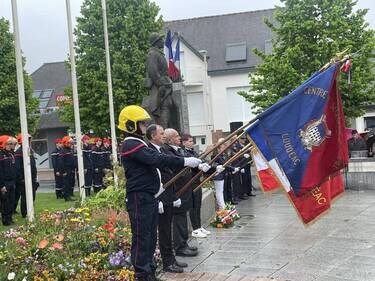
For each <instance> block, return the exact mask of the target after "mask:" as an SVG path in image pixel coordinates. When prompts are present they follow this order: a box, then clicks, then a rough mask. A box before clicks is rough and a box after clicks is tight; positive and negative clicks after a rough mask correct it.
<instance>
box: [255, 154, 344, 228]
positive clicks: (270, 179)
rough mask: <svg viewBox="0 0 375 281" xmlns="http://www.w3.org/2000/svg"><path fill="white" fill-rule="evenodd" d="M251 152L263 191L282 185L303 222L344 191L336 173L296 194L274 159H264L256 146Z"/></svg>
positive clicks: (321, 212) (309, 221)
mask: <svg viewBox="0 0 375 281" xmlns="http://www.w3.org/2000/svg"><path fill="white" fill-rule="evenodd" d="M262 150H263V151H264V152H265V153H268V154H269V153H270V151H269V150H268V148H267V147H262ZM251 153H252V157H253V160H254V163H255V167H256V170H257V176H258V179H259V182H260V187H261V189H262V190H263V192H272V191H275V190H278V189H279V188H281V187H282V188H283V189H284V191H285V192H286V195H287V196H288V199H289V201H290V202H291V203H292V205H293V207H294V209H295V210H296V212H297V214H298V216H299V218H300V219H301V221H302V222H303V223H304V224H310V223H312V222H313V221H315V220H317V219H318V218H319V217H320V216H321V215H323V214H324V213H326V212H327V211H328V210H329V209H330V208H331V202H332V201H333V200H334V199H335V198H336V197H337V196H338V195H340V194H342V193H343V192H344V183H343V180H342V176H341V174H337V175H334V176H332V177H330V178H329V179H328V180H327V181H326V182H324V183H323V184H321V185H320V186H317V187H315V188H313V189H311V190H310V191H309V192H306V193H304V194H303V195H300V196H296V195H295V193H294V191H293V189H292V188H291V186H290V182H289V180H288V179H287V177H286V176H285V174H284V172H283V171H282V169H281V168H280V166H279V165H278V162H277V161H276V160H275V159H272V160H271V161H270V162H268V161H266V160H265V157H264V156H263V154H262V153H261V152H260V151H259V149H258V148H257V147H255V148H254V149H253V150H252V152H251Z"/></svg>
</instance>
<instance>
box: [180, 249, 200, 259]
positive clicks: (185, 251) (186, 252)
mask: <svg viewBox="0 0 375 281" xmlns="http://www.w3.org/2000/svg"><path fill="white" fill-rule="evenodd" d="M196 255H198V252H196V251H192V250H190V249H188V248H185V249H183V250H181V251H178V252H176V256H179V257H195V256H196Z"/></svg>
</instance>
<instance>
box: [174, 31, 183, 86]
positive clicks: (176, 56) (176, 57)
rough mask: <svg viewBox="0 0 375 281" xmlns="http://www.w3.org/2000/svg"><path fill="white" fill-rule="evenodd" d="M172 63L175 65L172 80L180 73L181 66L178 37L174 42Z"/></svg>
mask: <svg viewBox="0 0 375 281" xmlns="http://www.w3.org/2000/svg"><path fill="white" fill-rule="evenodd" d="M173 63H174V66H175V70H176V71H175V73H174V74H175V77H173V78H174V79H172V80H177V79H178V78H179V77H180V75H181V68H180V38H178V39H177V43H176V50H175V53H174V57H173Z"/></svg>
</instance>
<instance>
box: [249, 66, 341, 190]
mask: <svg viewBox="0 0 375 281" xmlns="http://www.w3.org/2000/svg"><path fill="white" fill-rule="evenodd" d="M339 68H340V66H339V64H338V63H336V64H333V65H331V66H330V67H329V68H328V69H326V70H324V71H322V72H316V73H314V74H313V75H312V76H311V77H310V78H309V79H308V80H306V81H305V82H304V83H303V84H301V85H300V86H299V87H297V88H296V89H295V90H294V91H293V92H291V93H290V94H289V95H287V96H286V97H284V98H283V99H281V100H280V101H279V102H277V103H276V104H274V105H273V106H271V107H270V108H269V109H267V110H266V111H264V112H263V113H262V114H260V115H259V116H258V120H257V121H256V123H254V124H253V125H251V126H250V127H249V128H248V129H246V132H247V133H248V135H249V137H250V138H251V139H252V141H253V142H254V144H255V146H256V147H257V148H258V150H259V152H260V153H261V154H262V155H263V156H264V158H265V160H266V161H267V162H268V163H269V164H270V165H271V166H272V165H273V164H272V163H274V162H277V164H278V166H279V168H280V169H281V170H282V172H283V173H284V174H285V176H286V178H287V179H288V181H289V183H290V186H291V188H292V189H293V191H294V194H295V195H296V196H300V195H303V194H304V193H307V192H309V191H310V190H312V189H313V188H315V187H317V186H320V185H321V184H323V183H324V182H326V181H327V180H328V179H329V177H330V176H332V175H335V174H336V173H337V172H338V171H340V170H341V169H342V168H344V167H345V166H346V165H347V163H348V150H347V145H345V143H346V140H345V126H344V114H343V109H342V104H341V97H340V95H339V93H338V89H337V85H336V80H337V75H338V72H339Z"/></svg>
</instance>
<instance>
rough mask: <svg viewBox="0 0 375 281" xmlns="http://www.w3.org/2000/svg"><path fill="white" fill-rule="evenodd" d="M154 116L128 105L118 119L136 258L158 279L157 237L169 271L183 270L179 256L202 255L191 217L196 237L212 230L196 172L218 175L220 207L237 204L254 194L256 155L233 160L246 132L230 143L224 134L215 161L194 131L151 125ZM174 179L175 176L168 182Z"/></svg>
mask: <svg viewBox="0 0 375 281" xmlns="http://www.w3.org/2000/svg"><path fill="white" fill-rule="evenodd" d="M149 120H150V116H149V114H148V113H147V112H146V111H145V110H144V109H143V108H141V107H139V106H127V107H125V108H124V109H123V110H122V111H121V113H120V116H119V125H118V128H119V129H120V130H122V131H124V133H125V139H124V141H123V143H122V148H121V163H122V165H123V167H124V170H125V176H126V179H127V183H126V194H127V198H126V202H127V203H126V206H127V211H128V213H129V218H130V223H131V229H132V248H131V261H132V264H133V266H134V269H135V273H136V279H137V280H140V281H143V280H158V279H157V277H156V276H155V270H156V264H155V261H154V252H155V248H156V243H157V239H158V242H159V248H160V252H161V257H162V263H163V270H164V271H167V272H174V273H181V272H183V268H184V267H187V266H188V265H187V264H186V263H183V262H181V261H178V260H177V259H176V256H183V257H184V256H196V255H198V249H197V247H194V246H192V245H189V243H188V239H189V232H188V231H189V230H188V217H190V221H191V225H192V229H193V231H192V233H191V234H192V236H193V237H197V238H205V237H207V235H209V234H210V232H209V231H207V230H206V229H205V228H203V227H202V224H201V220H200V218H201V204H202V190H201V189H198V190H196V192H194V189H196V187H197V186H198V185H199V184H200V179H199V177H195V175H196V174H197V173H200V174H203V175H204V176H211V175H212V176H213V177H214V188H215V197H216V203H217V204H216V207H217V210H220V209H223V208H225V203H226V202H227V203H232V204H237V203H238V201H239V200H246V199H248V196H254V194H253V192H252V186H251V174H250V155H249V154H247V153H245V154H243V156H241V157H238V159H236V161H233V162H232V163H231V164H230V165H227V161H228V159H229V158H231V157H232V156H233V155H235V154H236V153H238V152H239V151H240V150H241V149H242V148H243V147H244V145H245V142H246V139H245V138H240V139H239V140H238V141H237V140H234V141H233V142H231V143H232V144H233V145H231V146H230V147H227V146H228V144H226V143H227V142H224V140H223V139H221V140H219V142H220V145H218V146H217V149H215V152H214V153H213V154H212V155H211V157H215V155H217V157H216V158H215V159H214V161H210V160H209V159H207V161H210V162H209V163H210V164H209V163H204V162H202V160H201V159H199V157H198V154H197V152H196V151H195V150H194V149H193V146H194V141H193V137H192V136H191V135H189V134H181V135H180V134H179V133H178V132H177V131H176V130H175V129H172V128H165V129H164V128H163V127H162V126H160V125H157V124H152V125H149V126H148V122H149ZM219 154H220V155H219ZM211 159H213V158H211ZM211 162H212V163H211ZM186 167H188V169H187V168H186ZM182 171H183V172H182ZM178 174H180V175H181V176H180V177H178V178H177V179H175V177H176V175H178ZM193 177H195V178H194V180H192V178H193ZM172 179H175V180H174V181H173V183H172V184H168V186H167V185H166V183H168V182H170V181H171V180H172ZM164 186H165V187H166V188H165V189H164ZM186 187H188V188H186ZM188 214H189V216H188Z"/></svg>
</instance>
